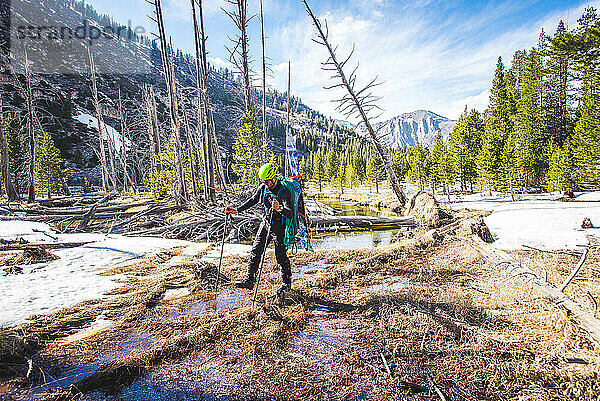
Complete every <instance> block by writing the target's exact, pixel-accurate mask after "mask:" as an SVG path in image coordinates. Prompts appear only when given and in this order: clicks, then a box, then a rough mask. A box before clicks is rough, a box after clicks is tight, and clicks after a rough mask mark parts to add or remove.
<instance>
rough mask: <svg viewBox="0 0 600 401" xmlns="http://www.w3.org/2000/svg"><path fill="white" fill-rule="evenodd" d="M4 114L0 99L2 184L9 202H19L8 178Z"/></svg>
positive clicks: (8, 162) (8, 163)
mask: <svg viewBox="0 0 600 401" xmlns="http://www.w3.org/2000/svg"><path fill="white" fill-rule="evenodd" d="M4 127H5V123H4V114H3V113H2V99H1V98H0V149H1V151H2V182H3V183H4V188H6V194H7V196H8V201H9V202H14V201H17V200H19V194H17V191H15V187H14V186H13V183H12V180H11V178H10V169H9V167H10V160H9V156H8V143H7V140H6V134H5V132H4Z"/></svg>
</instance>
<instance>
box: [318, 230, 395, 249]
mask: <svg viewBox="0 0 600 401" xmlns="http://www.w3.org/2000/svg"><path fill="white" fill-rule="evenodd" d="M399 231H401V230H385V231H359V232H356V231H354V232H338V233H328V234H322V235H318V236H313V237H312V238H311V241H312V246H313V249H315V250H317V249H361V248H376V247H378V246H385V245H388V244H389V243H390V242H391V241H392V238H393V237H394V235H395V234H396V233H398V232H399Z"/></svg>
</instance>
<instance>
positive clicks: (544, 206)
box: [450, 193, 600, 250]
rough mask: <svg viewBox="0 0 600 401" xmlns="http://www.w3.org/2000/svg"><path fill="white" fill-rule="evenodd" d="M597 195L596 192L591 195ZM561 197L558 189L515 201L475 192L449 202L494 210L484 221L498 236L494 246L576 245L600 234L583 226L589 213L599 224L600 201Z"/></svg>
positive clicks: (561, 246)
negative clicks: (554, 191) (560, 200)
mask: <svg viewBox="0 0 600 401" xmlns="http://www.w3.org/2000/svg"><path fill="white" fill-rule="evenodd" d="M592 194H596V193H592ZM581 196H583V195H580V197H578V200H579V199H581ZM594 196H597V195H590V196H589V197H590V198H593V197H594ZM560 197H561V195H560V194H559V193H547V194H536V195H524V196H521V198H520V199H519V200H517V201H514V202H513V201H511V198H510V196H483V195H481V194H474V195H469V196H465V197H463V202H461V203H454V204H451V205H450V206H451V207H452V208H453V209H462V208H469V209H477V210H490V211H492V214H491V215H489V216H488V217H486V218H485V223H486V224H487V226H488V227H489V229H490V231H491V232H492V234H493V235H494V238H496V241H495V242H494V246H495V247H497V248H500V249H505V250H511V249H525V247H524V245H528V246H532V247H535V248H543V249H577V248H579V247H578V246H581V245H587V243H588V240H587V238H586V236H587V235H589V234H596V235H600V233H599V232H598V231H597V230H593V229H586V230H584V229H582V228H581V223H582V222H583V219H584V218H586V217H589V218H590V219H591V220H592V223H594V224H596V225H598V224H600V204H598V203H595V202H557V201H556V199H558V198H560ZM587 198H588V197H587V196H586V197H584V199H587ZM587 200H590V199H587ZM596 222H598V223H596Z"/></svg>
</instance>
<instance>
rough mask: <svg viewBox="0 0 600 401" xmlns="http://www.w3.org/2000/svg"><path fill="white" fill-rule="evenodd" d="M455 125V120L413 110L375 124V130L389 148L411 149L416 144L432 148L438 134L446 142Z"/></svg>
mask: <svg viewBox="0 0 600 401" xmlns="http://www.w3.org/2000/svg"><path fill="white" fill-rule="evenodd" d="M455 125H456V121H455V120H450V119H449V118H446V117H443V116H440V115H439V114H436V113H434V112H433V111H429V110H415V111H411V112H408V113H403V114H400V115H398V116H396V117H393V118H391V119H389V120H387V121H383V122H380V123H377V124H376V125H375V128H376V130H377V131H378V133H379V136H381V137H382V138H383V139H384V141H385V143H386V145H388V146H390V147H397V146H407V147H412V146H415V145H416V144H417V143H419V144H421V145H422V146H425V147H428V148H429V147H432V146H433V143H434V142H435V137H436V135H437V133H438V132H440V133H441V134H442V137H443V138H444V140H447V139H448V137H449V135H450V132H451V131H452V129H453V128H454V126H455Z"/></svg>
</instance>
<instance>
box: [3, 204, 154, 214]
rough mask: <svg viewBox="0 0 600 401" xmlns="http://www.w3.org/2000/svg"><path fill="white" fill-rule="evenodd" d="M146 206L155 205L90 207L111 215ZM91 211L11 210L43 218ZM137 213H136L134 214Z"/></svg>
mask: <svg viewBox="0 0 600 401" xmlns="http://www.w3.org/2000/svg"><path fill="white" fill-rule="evenodd" d="M147 205H157V203H156V202H155V201H143V202H135V203H128V204H123V205H114V206H103V207H100V204H95V205H93V206H92V208H93V207H94V206H96V210H97V212H98V213H111V212H120V211H125V210H129V209H131V208H134V207H140V206H147ZM90 210H91V208H81V207H77V208H72V209H69V208H63V209H52V208H37V209H13V210H12V211H13V212H23V213H27V214H30V215H43V216H71V215H85V214H86V213H88V212H89V211H90ZM136 213H137V212H136Z"/></svg>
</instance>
